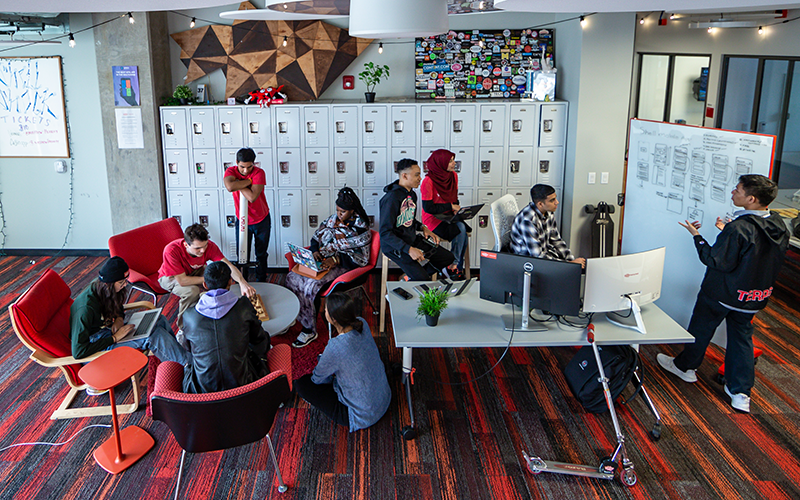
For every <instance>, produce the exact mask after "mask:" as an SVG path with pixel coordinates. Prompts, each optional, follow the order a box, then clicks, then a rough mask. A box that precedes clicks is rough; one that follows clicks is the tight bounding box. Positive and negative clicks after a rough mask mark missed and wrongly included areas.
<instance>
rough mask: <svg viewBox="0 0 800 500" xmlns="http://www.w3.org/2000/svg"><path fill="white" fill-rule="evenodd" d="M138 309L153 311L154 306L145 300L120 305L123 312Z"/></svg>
mask: <svg viewBox="0 0 800 500" xmlns="http://www.w3.org/2000/svg"><path fill="white" fill-rule="evenodd" d="M140 307H141V308H143V309H155V307H156V306H155V304H153V303H152V302H148V301H146V300H139V301H136V302H128V303H127V304H123V305H122V309H124V310H125V311H129V310H131V309H138V308H140Z"/></svg>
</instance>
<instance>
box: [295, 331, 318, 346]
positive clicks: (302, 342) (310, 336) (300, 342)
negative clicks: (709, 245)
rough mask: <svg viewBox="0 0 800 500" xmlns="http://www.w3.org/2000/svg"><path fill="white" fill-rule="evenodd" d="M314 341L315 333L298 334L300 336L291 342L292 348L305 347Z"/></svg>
mask: <svg viewBox="0 0 800 500" xmlns="http://www.w3.org/2000/svg"><path fill="white" fill-rule="evenodd" d="M316 339H317V333H316V332H300V335H298V336H297V340H295V341H294V342H292V347H305V346H307V345H308V344H310V343H311V342H314V340H316Z"/></svg>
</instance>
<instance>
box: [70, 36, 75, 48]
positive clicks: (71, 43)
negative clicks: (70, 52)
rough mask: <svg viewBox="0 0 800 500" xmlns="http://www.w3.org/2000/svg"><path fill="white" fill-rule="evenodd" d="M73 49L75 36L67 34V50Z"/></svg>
mask: <svg viewBox="0 0 800 500" xmlns="http://www.w3.org/2000/svg"><path fill="white" fill-rule="evenodd" d="M74 47H75V35H73V34H72V33H70V34H69V48H71V49H72V48H74Z"/></svg>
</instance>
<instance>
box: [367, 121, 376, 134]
mask: <svg viewBox="0 0 800 500" xmlns="http://www.w3.org/2000/svg"><path fill="white" fill-rule="evenodd" d="M364 132H366V133H368V134H371V133H373V132H375V122H373V121H370V120H368V121H365V122H364Z"/></svg>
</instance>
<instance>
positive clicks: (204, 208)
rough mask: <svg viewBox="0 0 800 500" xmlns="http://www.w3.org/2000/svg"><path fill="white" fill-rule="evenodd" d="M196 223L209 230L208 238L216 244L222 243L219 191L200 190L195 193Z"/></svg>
mask: <svg viewBox="0 0 800 500" xmlns="http://www.w3.org/2000/svg"><path fill="white" fill-rule="evenodd" d="M194 194H195V207H196V208H197V210H195V213H196V214H197V218H196V221H197V222H198V223H200V224H201V225H202V226H203V227H205V228H206V229H207V230H208V237H209V238H210V239H211V241H213V242H214V243H220V242H221V241H222V221H220V213H221V210H220V208H219V190H217V189H198V190H197V191H195V193H194Z"/></svg>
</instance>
